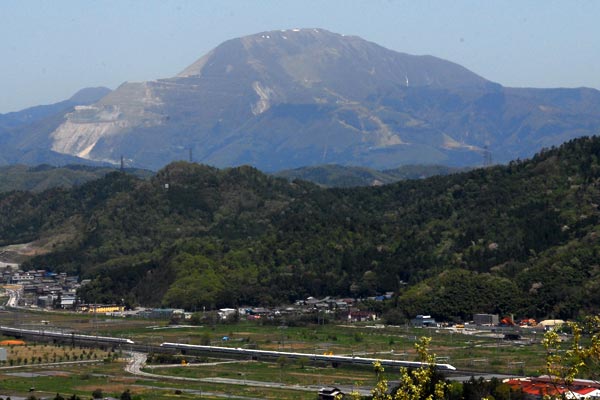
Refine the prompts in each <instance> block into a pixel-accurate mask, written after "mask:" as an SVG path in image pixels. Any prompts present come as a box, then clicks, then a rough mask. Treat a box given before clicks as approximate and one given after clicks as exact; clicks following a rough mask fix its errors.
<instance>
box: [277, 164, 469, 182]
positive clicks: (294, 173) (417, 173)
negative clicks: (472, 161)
mask: <svg viewBox="0 0 600 400" xmlns="http://www.w3.org/2000/svg"><path fill="white" fill-rule="evenodd" d="M463 170H464V169H463ZM460 171H461V169H459V168H452V167H446V166H442V165H404V166H401V167H398V168H394V169H390V170H385V171H377V170H374V169H371V168H366V167H348V166H342V165H317V166H314V167H302V168H296V169H288V170H284V171H279V172H276V173H275V174H274V175H275V176H278V177H281V178H286V179H288V180H295V179H302V180H305V181H309V182H313V183H316V184H318V185H320V186H324V187H355V186H379V185H385V184H388V183H393V182H398V181H401V180H404V179H424V178H428V177H431V176H435V175H447V174H452V173H456V172H460Z"/></svg>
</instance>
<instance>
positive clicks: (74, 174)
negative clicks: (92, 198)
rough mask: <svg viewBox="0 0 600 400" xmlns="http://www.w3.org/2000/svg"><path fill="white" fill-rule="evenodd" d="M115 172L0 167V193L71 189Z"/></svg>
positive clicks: (137, 172)
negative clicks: (57, 188)
mask: <svg viewBox="0 0 600 400" xmlns="http://www.w3.org/2000/svg"><path fill="white" fill-rule="evenodd" d="M114 171H115V168H108V167H92V166H83V165H67V166H64V167H54V166H51V165H39V166H37V167H30V166H26V165H12V166H5V167H0V192H10V191H12V190H26V191H32V192H42V191H44V190H47V189H50V188H54V187H63V188H70V187H73V186H76V185H80V184H82V183H85V182H89V181H92V180H96V179H98V178H101V177H102V176H104V175H106V174H107V173H109V172H114ZM128 172H130V173H132V174H134V175H136V176H139V177H149V176H150V175H151V174H152V172H150V171H146V170H137V169H136V170H133V169H132V170H128Z"/></svg>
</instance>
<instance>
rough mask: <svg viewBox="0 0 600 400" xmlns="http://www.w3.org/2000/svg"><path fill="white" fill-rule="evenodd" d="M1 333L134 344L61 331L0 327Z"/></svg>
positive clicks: (111, 338)
mask: <svg viewBox="0 0 600 400" xmlns="http://www.w3.org/2000/svg"><path fill="white" fill-rule="evenodd" d="M0 332H3V333H7V334H10V335H27V336H34V337H46V338H57V339H63V340H76V341H84V342H85V341H90V342H98V343H109V344H112V343H115V344H134V341H133V340H131V339H125V338H117V337H110V336H94V335H82V334H79V333H74V332H71V333H68V332H59V331H49V330H43V329H24V328H15V327H11V326H0Z"/></svg>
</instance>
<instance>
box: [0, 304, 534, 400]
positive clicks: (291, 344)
mask: <svg viewBox="0 0 600 400" xmlns="http://www.w3.org/2000/svg"><path fill="white" fill-rule="evenodd" d="M42 321H47V325H42ZM15 322H18V323H19V324H20V325H22V326H26V327H28V328H32V327H38V328H45V329H49V328H53V329H65V330H67V329H68V330H77V331H80V332H82V333H88V334H96V333H97V334H100V335H106V336H116V337H127V338H131V339H132V340H134V341H135V342H136V343H148V344H159V343H161V342H183V343H190V344H207V343H210V344H213V345H218V346H230V347H251V348H258V349H264V350H281V351H292V352H305V353H307V354H313V353H317V354H323V353H333V354H336V355H356V356H362V357H373V358H381V359H398V360H411V361H412V360H415V352H414V349H413V346H414V344H415V342H416V341H417V340H419V338H420V337H422V336H428V337H432V342H431V344H432V345H431V350H432V352H434V353H435V354H436V355H437V356H438V357H439V361H440V362H442V363H448V364H452V365H454V366H455V367H456V368H458V369H459V370H468V371H473V372H486V373H499V374H514V375H537V374H539V372H540V371H541V369H542V368H543V366H544V360H545V358H544V357H545V351H544V349H543V347H542V346H541V344H540V340H541V338H542V333H541V332H535V333H534V331H533V330H523V332H522V335H523V340H519V341H506V340H503V339H502V335H500V334H498V333H492V332H490V331H489V330H487V331H484V330H481V331H475V330H469V329H466V330H462V329H461V330H449V329H440V328H433V329H423V328H421V329H419V328H411V327H405V326H403V327H383V326H379V325H377V326H366V325H359V324H357V325H352V326H347V325H334V324H331V325H309V326H306V327H291V326H290V327H286V326H282V325H279V326H278V325H263V324H261V323H260V322H257V321H252V322H250V321H241V322H239V323H237V324H233V325H222V324H216V325H213V326H198V327H191V326H179V327H170V326H168V325H167V323H166V321H153V320H147V319H120V318H119V319H117V318H110V317H106V316H100V315H97V316H94V315H85V314H68V313H48V312H19V314H18V315H16V314H14V313H8V312H4V313H0V324H3V325H12V324H14V323H15ZM45 323H46V322H44V324H45ZM263 323H264V322H263ZM225 336H227V337H228V340H223V337H225ZM62 347H64V348H68V350H65V353H64V354H63V359H64V360H65V361H66V354H69V358H70V359H71V360H72V359H73V358H75V359H82V358H83V359H84V360H85V359H87V357H90V359H93V357H94V356H95V357H97V358H98V360H102V359H104V358H109V359H112V357H111V356H109V354H108V353H106V354H105V353H104V352H101V351H100V350H90V349H85V348H78V347H75V348H74V350H72V349H70V347H69V346H62ZM28 348H33V345H32V344H31V345H30V346H28ZM35 348H36V349H37V352H36V354H38V355H37V356H34V355H30V354H27V355H24V354H23V355H21V356H20V357H21V358H22V359H25V358H26V357H27V358H28V359H29V364H31V363H30V361H31V357H36V359H35V363H36V364H39V357H42V360H43V361H44V360H45V357H47V358H48V360H49V361H50V362H51V361H52V360H54V353H56V354H57V357H56V359H57V361H59V360H60V356H59V355H58V354H59V353H58V350H57V349H59V348H60V346H59V347H57V348H56V349H54V348H52V347H51V346H48V345H41V344H38V345H37V346H35ZM121 350H122V351H126V350H127V349H121ZM73 351H75V353H76V354H74V353H72V352H73ZM44 354H46V356H44ZM92 354H93V355H92ZM107 356H108V357H107ZM9 357H11V355H9ZM13 357H14V356H13ZM177 360H179V359H178V358H175V361H177ZM187 361H190V362H191V363H192V364H199V365H198V366H196V365H189V366H185V367H182V366H180V367H171V368H166V367H163V366H156V367H155V368H146V369H144V371H147V372H151V373H153V374H159V375H169V376H177V377H188V378H195V379H199V380H201V381H198V382H181V381H177V380H171V379H169V378H167V377H165V378H164V379H159V378H153V377H151V378H148V377H135V376H132V375H129V374H127V373H124V372H123V369H124V366H125V362H126V360H122V361H114V362H109V363H105V364H102V363H98V365H81V366H77V367H74V366H65V367H64V368H63V367H62V366H59V367H57V368H56V369H55V368H51V369H50V370H52V371H55V370H60V371H61V372H62V373H61V374H58V375H53V376H52V377H50V376H46V375H44V373H45V372H44V371H46V370H47V369H48V368H47V367H46V368H45V367H43V366H40V367H38V366H37V365H34V366H31V365H28V366H27V367H26V368H21V369H19V372H23V371H30V372H35V374H34V376H32V377H19V378H18V379H15V378H14V377H12V376H11V375H8V374H9V373H13V372H15V371H13V370H0V388H2V389H3V390H11V393H21V392H22V391H23V390H25V391H26V390H28V388H29V387H36V389H38V390H42V391H45V392H48V393H56V392H57V391H60V392H61V393H64V394H71V392H72V393H77V394H79V395H85V396H86V397H89V395H90V394H91V392H92V391H93V390H94V389H96V388H97V387H98V388H101V389H103V391H104V393H105V395H106V394H110V395H115V396H116V397H118V395H119V394H120V392H122V391H123V390H125V389H127V388H129V389H130V390H131V391H132V393H134V394H139V395H141V396H142V397H143V398H144V399H162V398H167V397H168V398H171V397H172V396H173V393H174V391H175V390H182V391H183V392H184V394H182V395H180V398H186V395H189V396H192V397H193V396H196V397H197V395H198V393H199V392H200V391H202V393H203V398H210V396H208V393H209V392H210V393H213V394H229V395H238V396H242V397H249V398H252V397H254V398H257V397H258V398H273V399H276V398H278V399H314V398H315V393H314V392H306V391H300V390H289V389H285V388H282V389H278V388H265V387H252V386H244V385H243V383H244V382H245V381H261V382H273V383H276V384H279V383H280V384H283V385H292V386H294V385H299V386H304V385H311V386H319V385H342V386H346V387H354V386H360V387H363V388H368V387H371V386H372V385H373V384H374V382H375V376H374V374H373V371H371V370H370V369H369V368H360V367H350V366H342V367H339V368H333V367H331V366H330V365H325V364H315V363H314V362H311V360H310V357H309V356H307V358H306V359H305V360H286V359H285V358H282V359H280V360H278V362H276V363H265V362H249V360H240V361H239V362H236V363H227V364H219V365H214V366H202V365H201V364H202V362H206V361H215V360H207V359H206V358H202V357H199V358H192V357H187ZM5 365H8V364H5ZM38 373H39V375H38ZM98 374H100V375H105V376H106V377H105V378H104V379H97V375H98ZM386 375H387V377H388V379H390V380H394V379H395V378H396V377H397V375H398V371H397V370H395V371H394V370H387V371H386ZM213 378H227V379H232V380H235V381H236V382H235V383H231V382H230V383H215V382H212V381H210V380H211V379H213ZM56 381H59V383H56ZM240 383H241V384H240ZM159 388H162V389H159ZM192 392H193V393H195V394H194V395H192ZM186 393H187V394H186ZM1 394H2V393H0V395H1Z"/></svg>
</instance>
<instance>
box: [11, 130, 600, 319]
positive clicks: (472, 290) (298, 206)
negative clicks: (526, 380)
mask: <svg viewBox="0 0 600 400" xmlns="http://www.w3.org/2000/svg"><path fill="white" fill-rule="evenodd" d="M599 160H600V138H598V137H596V138H582V139H577V140H573V141H570V142H568V143H567V144H565V145H563V146H561V147H559V148H556V149H552V150H546V151H544V152H542V153H539V154H537V155H536V156H535V157H534V158H533V159H531V160H527V161H519V162H517V161H514V162H511V163H510V164H508V165H506V166H496V167H491V168H485V169H476V170H472V171H468V172H464V173H456V174H451V175H447V176H435V177H432V178H428V179H421V180H407V181H402V182H398V183H393V184H389V185H385V186H379V187H359V188H350V189H339V188H335V189H324V188H321V187H319V186H317V185H314V184H311V183H308V182H303V181H299V180H296V181H294V182H288V181H287V180H285V179H281V178H275V177H271V176H268V175H265V174H263V173H261V172H260V171H258V170H256V169H254V168H251V167H247V166H246V167H238V168H228V169H224V170H218V169H215V168H212V167H208V166H204V165H198V164H190V163H185V162H177V163H172V164H169V165H168V166H167V167H165V168H163V169H162V170H160V171H159V172H158V173H157V174H156V175H155V176H153V177H152V178H151V179H148V180H141V179H139V178H136V177H134V176H131V175H128V174H124V173H120V172H114V173H110V174H107V175H106V176H104V177H103V178H101V179H99V180H95V181H90V182H87V183H85V184H83V185H80V186H76V187H73V188H71V189H58V188H55V189H51V190H47V191H44V192H42V193H32V192H11V193H3V194H0V205H1V207H0V245H1V246H7V245H13V246H10V250H11V251H12V252H15V251H18V249H19V247H18V246H14V245H15V244H18V243H21V244H22V248H23V255H29V260H28V261H27V262H25V264H24V265H23V267H24V268H34V269H39V268H44V267H48V268H52V269H54V270H60V271H68V272H70V273H74V274H79V275H80V276H81V277H82V278H91V279H93V281H92V283H91V284H89V285H87V286H85V288H84V289H83V290H82V292H81V294H82V296H84V299H86V301H91V300H92V299H96V301H107V302H113V301H120V299H122V298H125V299H127V301H128V302H129V303H130V304H134V303H141V304H144V305H161V304H162V305H164V306H174V307H184V308H187V309H189V310H193V309H202V307H203V306H206V307H207V308H210V307H213V308H214V307H224V306H235V305H244V304H264V305H267V304H279V303H281V302H288V301H294V300H297V299H301V298H306V297H308V296H311V295H312V296H326V295H338V296H353V297H363V296H373V295H376V294H377V293H385V292H388V291H393V292H395V293H396V294H397V296H398V297H397V301H395V302H390V303H388V305H387V306H388V307H391V306H393V305H394V304H397V305H398V306H399V307H400V308H399V310H400V311H401V312H402V313H404V314H405V315H406V316H414V314H415V313H417V312H422V310H427V312H428V313H431V314H432V315H434V316H435V317H436V318H437V317H439V318H443V319H448V318H461V319H465V318H471V315H472V314H473V313H479V312H489V313H500V314H505V313H514V314H515V315H522V316H527V317H542V318H545V317H553V318H562V319H566V318H574V317H576V316H578V315H582V314H585V313H598V311H600V308H599V305H600V291H599V290H598V287H599V286H600V264H599V261H598V260H600V257H599V254H600V240H599V239H598V238H599V237H600V210H599V208H598V204H599V200H600V163H599ZM32 254H37V256H36V257H33V258H31V255H32ZM419 310H421V311H419Z"/></svg>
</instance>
